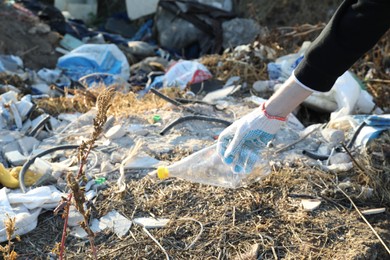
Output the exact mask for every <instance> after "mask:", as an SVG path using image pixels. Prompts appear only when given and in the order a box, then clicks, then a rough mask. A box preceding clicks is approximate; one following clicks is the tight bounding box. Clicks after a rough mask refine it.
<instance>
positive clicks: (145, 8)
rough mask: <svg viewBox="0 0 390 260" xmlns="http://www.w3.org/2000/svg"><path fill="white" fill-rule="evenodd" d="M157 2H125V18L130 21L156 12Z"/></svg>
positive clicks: (137, 0) (132, 0) (153, 0)
mask: <svg viewBox="0 0 390 260" xmlns="http://www.w3.org/2000/svg"><path fill="white" fill-rule="evenodd" d="M157 4H158V0H147V1H144V0H126V9H127V16H128V17H129V18H130V19H131V20H136V19H138V18H140V17H143V16H146V15H149V14H153V13H154V12H156V10H157Z"/></svg>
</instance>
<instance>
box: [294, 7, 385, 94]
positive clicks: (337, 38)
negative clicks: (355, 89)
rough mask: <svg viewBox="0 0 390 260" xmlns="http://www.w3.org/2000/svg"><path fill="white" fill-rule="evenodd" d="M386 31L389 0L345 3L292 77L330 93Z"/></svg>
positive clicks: (310, 48) (313, 44)
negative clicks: (339, 79)
mask: <svg viewBox="0 0 390 260" xmlns="http://www.w3.org/2000/svg"><path fill="white" fill-rule="evenodd" d="M389 27H390V0H345V1H344V2H343V3H342V4H341V5H340V6H339V8H338V9H337V11H336V12H335V14H334V15H333V17H332V18H331V20H330V21H329V22H328V24H327V25H326V27H325V28H324V29H323V31H322V32H321V34H320V35H319V36H318V37H317V39H316V40H315V41H314V42H313V43H312V44H311V45H310V47H309V49H308V50H307V52H306V53H305V57H304V58H303V60H302V61H301V62H300V64H299V65H298V67H297V68H296V69H295V76H296V77H297V79H298V80H299V81H300V82H301V83H303V84H304V85H306V86H307V87H309V88H311V89H313V90H317V91H323V92H324V91H328V90H330V89H331V87H332V86H333V84H334V82H335V81H336V79H337V78H338V77H339V76H341V75H342V74H343V73H344V72H345V71H346V70H348V69H349V68H350V67H351V66H352V65H353V64H354V63H355V61H356V60H358V59H359V58H360V57H361V56H362V55H363V54H364V53H365V52H367V51H368V50H370V49H371V48H372V47H373V46H374V45H375V44H376V42H377V41H378V40H379V39H380V37H381V36H382V35H383V34H384V33H385V32H386V31H387V30H388V29H389ZM389 40H390V39H389Z"/></svg>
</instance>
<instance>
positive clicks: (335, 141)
mask: <svg viewBox="0 0 390 260" xmlns="http://www.w3.org/2000/svg"><path fill="white" fill-rule="evenodd" d="M56 2H57V1H56ZM58 2H66V1H58ZM88 2H89V1H88ZM92 2H94V1H92ZM127 2H129V3H128V17H129V18H130V19H132V20H137V19H141V20H142V21H145V22H144V23H143V24H142V25H141V26H140V27H139V28H137V29H136V30H135V28H134V26H133V25H129V24H126V23H124V22H123V21H122V19H119V18H117V19H115V18H112V19H111V20H110V21H109V22H107V24H106V25H107V26H106V27H107V28H105V29H104V30H92V29H89V28H88V27H87V25H86V24H85V23H84V22H83V21H82V20H80V19H84V20H86V19H88V16H87V15H86V14H85V12H82V11H91V10H95V9H96V5H93V4H89V3H88V4H84V5H86V6H85V9H84V7H83V8H80V6H77V5H76V4H73V5H70V4H69V5H67V6H65V5H64V6H61V5H60V4H58V5H57V4H56V6H57V7H58V8H59V9H57V8H56V7H53V6H47V5H44V4H42V3H40V2H38V1H16V3H13V4H11V3H10V2H7V3H1V4H0V16H2V15H3V14H4V15H8V16H11V15H12V16H15V17H18V18H17V19H16V21H18V20H23V21H28V22H29V23H30V24H31V28H30V29H29V32H28V33H29V35H27V36H26V37H27V38H28V37H29V36H31V35H39V36H40V37H41V35H45V37H46V36H48V34H51V35H57V36H58V35H59V36H58V38H57V40H58V42H56V43H55V44H53V46H55V48H53V49H52V50H51V52H52V56H53V57H56V62H55V64H54V67H50V66H48V67H44V66H42V67H41V68H39V69H36V68H32V67H28V66H26V64H27V63H26V60H25V59H24V58H23V57H26V55H27V53H21V54H20V53H19V55H18V53H0V162H1V164H0V184H1V185H2V186H3V188H2V189H1V190H0V194H1V198H6V199H4V200H3V199H2V200H1V204H0V213H1V214H0V216H1V217H0V242H3V241H6V233H5V227H4V226H3V220H5V216H6V214H8V215H9V216H11V217H13V216H15V217H16V226H17V227H18V228H17V232H16V233H15V235H16V234H18V235H22V234H25V233H27V232H29V231H31V230H32V229H34V228H35V227H36V225H37V218H38V215H39V214H40V212H41V211H42V209H52V208H54V207H55V206H56V205H57V204H58V203H59V202H60V200H61V196H63V195H64V191H65V188H66V181H65V178H64V173H65V172H66V171H69V170H76V169H77V166H76V164H77V160H76V156H75V155H74V154H73V155H69V151H72V150H73V151H75V150H76V149H77V147H78V146H79V145H80V144H81V143H82V142H83V141H84V140H86V139H87V138H88V136H89V135H90V133H91V129H93V119H94V117H95V116H96V108H94V107H92V105H90V107H88V109H89V111H88V112H86V113H81V112H80V111H78V112H73V113H65V112H63V111H61V110H58V111H56V112H55V113H53V111H45V109H42V106H38V105H37V104H42V102H46V101H47V102H53V100H58V99H56V98H60V97H61V98H65V99H68V100H72V99H74V97H75V95H76V94H75V93H79V92H83V93H89V94H90V95H92V98H95V99H96V96H94V94H93V93H97V92H99V91H100V89H101V88H106V87H108V86H114V88H115V90H116V91H117V93H118V96H119V97H121V98H118V99H116V101H115V102H114V104H113V105H112V108H111V110H110V111H114V110H115V109H116V108H115V107H117V108H119V107H121V104H120V103H121V102H128V100H129V99H127V98H128V97H129V95H132V98H133V104H137V102H140V103H143V104H144V105H145V104H148V105H149V107H148V108H147V109H145V110H143V111H140V112H139V113H138V114H133V115H130V114H124V115H122V116H121V117H120V116H118V117H117V116H114V114H116V115H120V111H116V112H117V113H112V115H110V117H109V118H108V121H107V124H106V126H105V129H104V136H103V137H102V138H101V140H99V142H98V143H97V144H96V145H97V147H96V148H95V149H94V151H93V153H92V155H91V160H90V164H89V165H88V166H87V167H88V170H87V172H88V176H87V177H88V184H87V189H86V197H87V199H88V200H93V199H94V198H95V197H96V195H97V192H98V191H99V190H101V189H104V188H105V187H106V184H105V183H107V182H112V183H116V184H117V185H118V192H120V191H123V190H124V189H125V187H126V184H125V180H124V179H125V177H124V176H125V173H126V172H127V171H135V170H141V172H143V174H145V171H146V172H150V171H152V170H154V169H155V168H157V167H158V166H161V165H164V166H166V165H167V164H170V163H171V161H172V160H166V157H164V156H163V155H164V154H165V155H166V154H170V155H172V154H174V153H175V149H176V148H177V147H178V146H179V147H181V149H188V151H190V153H192V152H194V151H200V152H201V151H202V148H204V147H206V146H210V145H212V144H213V143H214V142H215V139H216V137H217V136H218V134H219V133H220V132H221V131H222V130H223V128H224V127H226V126H228V125H229V124H231V122H233V121H234V120H235V119H237V118H239V117H240V116H242V115H244V114H246V113H247V112H248V111H250V109H251V108H253V107H254V106H256V105H259V104H260V103H262V102H264V99H262V98H261V97H264V98H266V97H267V95H269V93H272V92H274V91H275V90H277V89H278V87H279V86H280V85H281V84H282V83H283V82H284V81H285V80H286V79H287V78H288V76H289V75H290V73H291V72H292V70H293V69H294V68H295V67H296V66H297V64H298V63H299V61H300V60H301V59H302V57H303V54H304V51H305V49H306V48H307V46H308V45H309V42H305V43H303V45H302V47H301V49H300V50H299V51H298V52H296V53H291V54H289V55H283V56H281V57H278V56H277V55H278V51H277V50H276V49H274V48H273V47H272V46H268V45H265V44H262V43H261V38H263V37H266V35H267V34H268V33H269V32H268V30H267V29H266V28H263V27H261V26H260V25H259V24H258V23H256V22H255V21H254V20H252V19H247V18H239V17H237V16H236V15H235V14H234V13H233V10H234V8H233V4H234V1H229V0H213V1H201V0H199V1H184V0H181V1H165V0H160V1H148V4H145V5H144V6H142V8H141V6H138V5H136V4H135V3H133V2H136V1H127ZM95 3H96V2H95ZM131 3H133V5H131V8H130V4H131ZM87 7H88V8H87ZM66 8H67V10H65V9H66ZM137 8H141V9H140V10H137ZM61 11H62V12H61ZM150 15H153V17H154V20H153V19H149V17H150ZM72 16H74V17H73V18H78V19H73V18H72ZM145 16H146V17H147V18H148V19H147V18H145ZM121 22H122V23H121ZM118 23H120V24H122V25H123V26H119V25H118ZM132 26H133V27H132ZM110 28H111V29H112V28H115V29H118V28H120V29H121V30H119V29H118V30H117V31H115V32H113V31H112V30H110ZM153 30H155V31H156V32H157V34H156V37H153V33H152V31H153ZM126 31H127V32H128V34H125V32H126ZM53 32H55V33H53ZM130 32H132V33H130ZM122 33H123V34H122ZM31 37H32V36H31ZM259 39H260V40H259ZM0 42H1V41H0ZM0 46H1V44H0ZM28 52H31V53H33V52H35V49H34V46H32V48H30V49H29V50H28ZM213 55H214V56H213ZM215 57H218V58H216V59H215ZM221 57H223V60H222V61H221V60H220V58H221ZM213 59H214V60H213ZM216 60H217V62H215V61H216ZM254 64H263V65H266V68H267V72H266V74H267V75H268V79H265V78H263V79H261V78H260V77H259V75H260V69H261V68H260V67H259V66H255V65H254ZM248 68H249V70H251V69H253V71H249V70H248ZM234 72H236V73H234ZM216 74H218V75H216ZM250 77H251V78H250ZM249 78H250V80H248V79H249ZM172 89H173V91H172ZM170 91H172V92H173V98H172V97H169V96H170V95H169V94H170ZM175 91H176V92H175ZM167 93H168V94H167ZM177 93H179V94H180V97H178V94H177ZM171 94H172V93H171ZM154 95H155V96H154ZM150 96H153V99H151V98H150ZM171 96H172V95H171ZM156 99H159V101H156ZM161 101H165V102H167V103H168V105H167V104H166V103H164V104H163V105H162V106H157V105H156V104H157V102H161ZM54 102H55V101H54ZM69 104H71V106H73V105H74V106H75V104H73V105H72V102H70V103H69ZM304 105H305V106H307V107H310V108H311V109H313V110H316V111H320V112H326V113H330V119H331V121H330V123H329V124H327V125H326V126H324V125H322V124H315V125H310V126H308V127H305V126H304V124H302V122H300V121H299V120H298V119H297V118H296V117H295V116H294V115H291V116H290V117H289V121H288V124H287V125H286V126H285V127H284V128H283V129H282V130H281V131H280V133H278V134H277V136H276V139H275V141H274V146H273V148H272V149H274V150H273V152H274V153H273V156H271V157H269V160H268V162H267V164H268V163H270V164H269V165H266V166H264V167H266V168H267V170H266V171H265V172H267V174H268V173H269V172H270V169H271V166H275V165H276V166H277V165H281V164H283V165H284V164H286V163H287V162H294V161H296V160H297V158H299V159H300V160H302V159H303V161H304V162H305V163H306V165H309V166H316V167H320V168H321V169H323V170H326V171H332V172H340V171H348V170H350V169H351V168H352V166H353V163H352V160H351V158H350V156H349V155H348V154H347V153H346V152H345V150H344V149H343V147H341V146H340V143H344V142H346V141H348V148H349V149H352V148H354V149H358V148H362V147H365V146H366V144H367V143H368V141H369V140H371V139H373V138H376V137H378V135H379V134H380V133H381V132H383V131H385V130H387V129H389V128H390V115H388V114H383V113H384V111H383V110H382V109H380V108H379V107H377V106H376V104H375V103H374V101H373V97H372V96H371V95H370V94H369V92H368V91H367V90H366V88H365V86H364V84H363V83H362V82H361V81H360V80H359V78H358V77H357V76H356V75H355V74H354V73H352V72H351V71H347V72H345V74H343V75H342V76H341V77H340V78H339V79H338V80H337V81H336V83H335V85H334V86H333V88H332V90H331V91H329V92H327V93H315V94H313V95H312V96H311V97H310V98H308V99H307V100H306V101H305V103H304ZM58 107H60V105H59V104H58ZM374 114H375V115H374ZM194 120H196V122H197V123H194V124H190V123H188V122H190V121H191V122H194ZM179 125H181V127H182V126H185V128H184V129H183V127H182V128H179ZM140 142H142V143H143V144H144V145H143V146H142V148H140V146H137V144H138V143H140ZM286 144H290V145H287V146H286ZM135 147H138V150H137V151H136V153H135V152H134V149H135ZM134 154H136V156H135V155H134ZM198 155H199V154H198ZM196 156H197V154H196V153H194V154H193V155H192V157H187V161H185V162H184V163H186V166H187V168H191V167H189V164H190V163H191V162H190V163H189V161H188V160H190V161H191V160H193V161H194V162H198V161H199V159H197V157H196ZM203 156H204V155H203ZM203 158H207V156H206V157H203ZM179 159H181V158H179ZM180 163H182V164H183V162H182V161H180V160H179V161H178V162H177V163H176V165H178V164H180ZM196 171H197V172H199V174H201V173H200V171H199V169H196ZM20 172H22V173H23V175H24V176H25V179H23V178H22V179H21V182H19V179H20V178H19V175H20V174H21V173H20ZM221 174H222V175H223V174H225V173H224V172H222V173H221ZM265 175H266V174H260V175H259V176H258V175H253V176H250V177H248V178H247V177H245V178H239V179H237V178H236V176H230V177H231V178H232V179H229V178H225V177H224V181H223V182H218V181H215V178H209V179H207V178H206V177H205V176H206V175H205V176H204V178H203V177H202V176H200V175H199V176H198V177H197V179H194V177H193V175H192V174H187V175H186V176H181V177H183V178H187V179H188V180H189V181H197V182H200V183H206V184H212V185H219V186H223V187H228V188H238V187H241V186H243V185H247V184H249V183H250V182H253V181H255V180H258V179H259V178H260V177H261V178H263V177H264V176H265ZM210 180H213V181H210ZM29 186H32V187H29ZM26 192H27V193H26ZM110 214H111V215H112V216H111V215H110V216H108V215H107V216H108V217H107V216H106V218H110V217H112V218H116V217H118V218H121V216H118V214H117V213H116V212H112V213H110ZM103 220H104V217H103V218H102V219H101V220H100V222H102V221H103ZM124 221H125V220H124ZM103 222H104V221H103ZM75 223H77V220H75ZM127 225H130V224H129V223H127ZM74 226H76V225H74ZM106 226H109V225H108V224H107V223H106ZM77 228H79V227H75V229H74V230H73V233H72V234H75V235H76V236H79V237H82V236H85V235H86V234H80V232H81V230H80V229H77ZM126 232H127V231H126ZM118 236H121V234H119V235H118Z"/></svg>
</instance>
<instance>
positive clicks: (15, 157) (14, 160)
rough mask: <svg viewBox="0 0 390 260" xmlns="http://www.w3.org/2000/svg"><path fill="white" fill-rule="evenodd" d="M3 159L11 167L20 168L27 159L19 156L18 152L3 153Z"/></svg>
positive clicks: (21, 155)
mask: <svg viewBox="0 0 390 260" xmlns="http://www.w3.org/2000/svg"><path fill="white" fill-rule="evenodd" d="M5 158H6V159H7V160H8V161H9V162H10V163H11V164H12V165H13V166H21V165H23V164H24V163H25V162H26V161H27V157H26V156H24V155H23V154H21V153H20V152H19V151H11V152H7V153H5Z"/></svg>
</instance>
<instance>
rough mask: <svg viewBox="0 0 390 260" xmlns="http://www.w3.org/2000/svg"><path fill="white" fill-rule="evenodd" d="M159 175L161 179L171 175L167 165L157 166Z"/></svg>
mask: <svg viewBox="0 0 390 260" xmlns="http://www.w3.org/2000/svg"><path fill="white" fill-rule="evenodd" d="M157 177H158V178H159V179H160V180H164V179H166V178H168V177H169V170H168V168H167V167H165V166H159V167H157Z"/></svg>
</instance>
